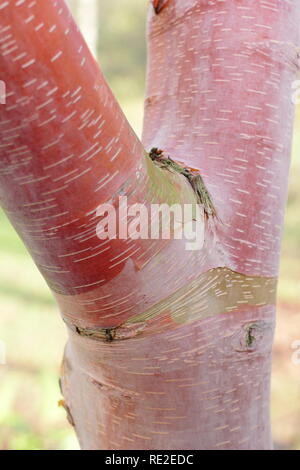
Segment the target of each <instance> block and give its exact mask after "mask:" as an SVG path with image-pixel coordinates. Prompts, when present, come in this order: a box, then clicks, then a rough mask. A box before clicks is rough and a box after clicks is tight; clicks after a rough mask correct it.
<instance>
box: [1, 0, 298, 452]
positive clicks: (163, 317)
mask: <svg viewBox="0 0 300 470" xmlns="http://www.w3.org/2000/svg"><path fill="white" fill-rule="evenodd" d="M153 3H154V6H155V7H156V11H155V10H154V9H153V8H152V7H151V8H150V10H149V28H148V30H149V67H148V68H149V70H148V86H147V98H146V113H145V127H144V138H143V142H144V145H145V148H146V150H148V151H149V150H150V149H151V147H158V148H161V149H162V150H163V151H164V155H165V156H167V155H169V156H170V157H171V158H172V159H174V158H175V159H176V160H177V161H180V162H183V164H184V166H185V167H187V166H188V167H191V168H194V169H195V168H196V169H198V170H200V171H201V174H202V176H203V178H204V181H205V184H206V185H207V187H208V189H209V192H210V194H211V196H212V200H213V204H214V207H215V208H216V216H215V215H214V214H212V213H211V214H210V215H207V216H206V217H203V223H205V238H204V244H203V246H202V249H201V250H197V251H186V250H185V246H186V245H185V243H186V240H174V239H171V240H139V239H137V240H124V239H119V238H118V237H117V238H116V239H111V240H105V241H103V240H99V238H98V237H97V233H96V232H97V224H98V221H99V219H98V217H97V208H98V207H99V205H100V204H102V203H108V202H109V203H110V204H112V205H114V206H115V207H116V208H117V209H118V210H121V209H120V207H119V196H121V195H122V196H127V200H128V204H129V205H130V204H133V203H142V204H144V205H145V206H146V207H148V208H149V206H150V204H151V203H160V202H167V203H169V204H173V203H179V204H184V203H192V204H195V203H196V202H197V197H196V194H195V192H194V191H193V188H192V185H191V184H190V182H189V180H188V179H187V178H186V177H185V176H184V175H181V174H178V172H176V171H173V170H172V169H169V170H167V169H166V168H164V167H162V165H158V164H156V163H154V162H153V161H152V160H151V159H150V158H149V156H148V155H147V153H146V152H145V150H144V148H143V146H142V144H141V143H140V142H139V141H138V139H137V137H136V136H135V134H134V133H133V131H132V130H131V129H130V127H129V124H128V123H127V121H126V119H125V118H124V116H123V114H122V112H121V110H120V108H119V106H118V104H117V103H116V101H115V100H114V98H113V96H112V94H111V92H110V90H109V88H108V86H107V84H106V83H105V81H104V78H103V76H102V74H101V72H100V71H99V69H98V67H97V65H96V63H95V61H94V59H93V58H92V56H91V55H90V53H89V52H88V50H87V47H86V45H85V43H84V41H83V40H82V37H81V35H80V34H79V32H78V30H77V28H76V26H75V25H74V23H73V20H72V18H71V16H70V15H69V13H68V11H67V9H66V7H65V5H64V2H63V1H62V0H57V1H52V0H51V1H50V0H49V1H48V2H47V3H45V2H42V1H41V0H38V1H36V2H35V4H34V5H33V4H32V3H29V2H26V1H25V2H18V5H16V4H15V2H4V3H3V4H2V5H0V7H1V6H2V8H1V19H0V41H1V44H2V52H1V55H0V67H1V70H5V76H6V82H7V88H8V95H7V105H6V106H5V107H4V106H2V107H0V118H1V121H0V129H1V135H0V152H1V153H0V156H1V160H0V199H1V204H2V205H3V207H4V209H5V210H6V212H7V214H8V216H9V218H10V219H11V221H12V223H13V225H14V226H15V228H16V230H17V231H18V233H19V234H20V236H21V237H22V239H23V240H24V242H25V244H26V246H27V247H28V249H29V251H30V252H31V254H32V256H33V258H34V259H35V262H36V263H37V266H38V267H39V269H40V271H41V273H42V274H43V276H44V277H45V279H46V280H47V282H48V284H49V286H50V288H51V289H52V291H53V293H54V295H55V297H56V299H57V301H58V304H59V306H60V309H61V313H62V316H63V319H64V321H65V322H66V324H67V326H68V329H69V333H70V339H69V342H68V344H67V347H66V353H65V358H64V362H63V368H62V389H63V393H64V395H65V406H66V408H67V410H68V413H69V418H70V420H71V421H72V423H73V424H74V425H75V428H76V432H77V434H78V436H79V440H80V442H81V445H82V448H84V449H88V448H91V449H99V448H106V449H157V448H160V449H270V448H271V447H272V442H271V433H270V425H269V378H270V364H271V347H272V337H273V326H274V311H275V294H276V278H277V273H278V258H279V247H280V234H281V227H282V217H283V211H284V204H285V199H286V188H287V173H288V166H289V153H290V140H291V128H292V117H293V108H292V103H291V83H292V81H293V80H294V78H295V75H296V72H297V67H298V49H297V46H298V43H299V37H298V35H299V34H298V29H299V28H298V24H299V12H300V6H298V3H296V2H281V1H279V0H269V1H268V2H267V1H264V0H259V1H257V2H253V1H250V0H242V1H237V0H234V1H232V2H224V1H221V0H216V1H212V2H211V1H208V0H201V1H196V0H184V1H183V0H181V1H179V0H170V1H162V2H153ZM192 174H194V173H192ZM202 190H203V188H202ZM204 191H205V190H204ZM205 194H206V193H205ZM202 196H203V194H202ZM202 200H203V198H202ZM202 210H203V214H204V213H205V212H206V214H207V207H202Z"/></svg>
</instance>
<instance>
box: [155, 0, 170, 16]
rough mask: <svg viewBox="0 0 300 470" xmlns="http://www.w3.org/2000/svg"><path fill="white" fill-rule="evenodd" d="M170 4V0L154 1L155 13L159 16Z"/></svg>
mask: <svg viewBox="0 0 300 470" xmlns="http://www.w3.org/2000/svg"><path fill="white" fill-rule="evenodd" d="M168 3H169V0H152V4H153V8H154V11H155V13H156V14H157V15H158V14H159V13H160V12H161V11H162V10H163V9H164V8H165V7H166V6H167V5H168Z"/></svg>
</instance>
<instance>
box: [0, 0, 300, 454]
mask: <svg viewBox="0 0 300 470" xmlns="http://www.w3.org/2000/svg"><path fill="white" fill-rule="evenodd" d="M147 3H148V2H147V0H109V1H104V0H98V1H97V0H96V1H93V0H69V4H70V6H71V7H72V10H73V12H74V15H75V16H77V18H78V21H79V24H80V26H81V28H82V31H83V33H84V34H85V35H86V37H87V40H88V42H89V43H90V45H91V47H92V49H94V50H95V51H96V52H95V54H96V55H97V56H98V57H99V62H100V63H101V66H102V68H103V70H104V73H105V75H106V77H107V80H108V81H109V83H110V85H111V87H112V89H113V91H114V93H115V95H116V96H117V98H118V99H119V101H120V103H121V105H122V107H123V109H124V111H125V114H126V115H127V117H128V119H129V121H130V122H131V124H132V126H133V127H134V129H135V130H136V132H137V134H138V135H140V133H141V126H142V114H143V93H144V79H145V62H146V45H145V40H144V36H145V16H146V7H147ZM91 33H92V34H91ZM299 151H300V106H298V109H297V110H296V123H295V132H294V142H293V158H292V169H291V176H290V185H289V200H288V206H287V213H286V221H285V232H284V239H283V248H282V258H281V272H280V282H279V295H278V315H277V329H276V338H275V345H274V360H273V379H272V422H273V434H274V439H275V442H276V446H277V447H278V448H282V449H298V450H300V364H298V365H296V364H294V363H293V361H292V360H291V358H292V353H293V349H292V342H293V341H295V340H297V339H300V315H299V313H300V296H299V291H300V262H299V261H300V243H299V239H300V217H299V207H300V184H299V181H300V161H299V158H297V157H298V154H299ZM0 340H2V341H3V342H5V344H6V349H7V351H6V365H0V449H2V450H4V449H17V450H20V449H28V450H29V449H43V450H46V449H78V444H77V440H76V437H75V435H74V432H73V429H72V428H71V427H70V426H69V424H68V423H67V420H66V417H65V412H64V410H63V409H62V408H60V407H58V405H57V402H58V400H59V399H60V398H61V396H60V392H59V387H58V376H59V368H60V361H61V357H62V353H63V347H64V343H65V341H66V331H65V328H64V325H63V322H62V321H61V320H60V318H59V313H58V309H57V307H56V305H55V303H54V300H53V299H52V296H51V294H50V292H49V290H48V288H47V286H46V284H45V282H44V281H43V280H42V278H41V276H40V274H39V272H38V271H37V269H36V267H35V266H34V264H33V262H32V261H31V259H30V257H29V255H28V254H27V252H26V251H25V249H24V247H23V245H22V243H21V242H20V240H19V239H18V237H17V235H16V234H15V233H14V231H13V229H12V228H11V226H10V225H9V223H8V221H7V219H6V217H5V216H4V214H3V213H2V212H0ZM0 346H1V344H0Z"/></svg>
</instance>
